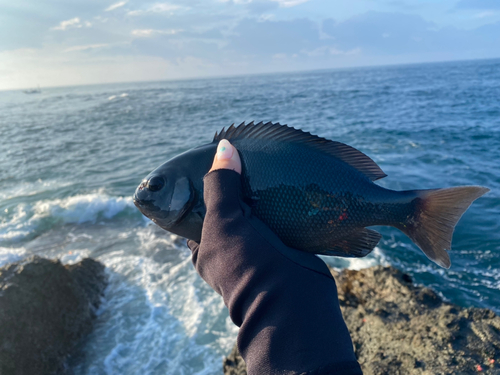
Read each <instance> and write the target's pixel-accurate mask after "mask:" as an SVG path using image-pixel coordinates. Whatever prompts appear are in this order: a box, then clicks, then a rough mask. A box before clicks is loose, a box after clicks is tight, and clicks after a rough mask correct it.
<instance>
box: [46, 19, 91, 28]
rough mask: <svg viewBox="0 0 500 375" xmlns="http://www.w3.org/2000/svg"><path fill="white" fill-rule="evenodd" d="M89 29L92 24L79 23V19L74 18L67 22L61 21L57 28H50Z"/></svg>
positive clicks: (86, 22)
mask: <svg viewBox="0 0 500 375" xmlns="http://www.w3.org/2000/svg"><path fill="white" fill-rule="evenodd" d="M84 26H85V27H91V26H92V23H90V22H88V21H85V22H83V23H82V22H81V21H80V18H78V17H75V18H72V19H70V20H67V21H62V22H61V23H60V24H59V25H58V26H55V27H52V28H51V30H66V29H73V28H75V29H80V28H82V27H84Z"/></svg>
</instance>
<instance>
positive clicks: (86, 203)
mask: <svg viewBox="0 0 500 375" xmlns="http://www.w3.org/2000/svg"><path fill="white" fill-rule="evenodd" d="M12 211H13V212H12V213H11V214H10V215H8V217H7V219H4V220H3V221H2V222H1V223H0V244H1V243H2V242H16V241H20V240H23V239H27V238H30V237H32V236H35V235H36V234H37V233H38V232H39V231H42V230H47V229H50V228H51V227H54V226H57V225H64V224H82V223H99V222H101V221H109V220H111V219H114V218H117V217H120V216H125V217H137V218H142V215H140V214H139V213H138V211H137V210H136V209H135V207H134V204H133V202H132V198H131V197H112V196H108V195H106V194H105V193H103V192H96V193H92V194H81V195H75V196H72V197H67V198H63V199H52V200H42V201H37V202H35V203H33V204H19V205H18V206H17V207H15V208H14V209H13V210H12Z"/></svg>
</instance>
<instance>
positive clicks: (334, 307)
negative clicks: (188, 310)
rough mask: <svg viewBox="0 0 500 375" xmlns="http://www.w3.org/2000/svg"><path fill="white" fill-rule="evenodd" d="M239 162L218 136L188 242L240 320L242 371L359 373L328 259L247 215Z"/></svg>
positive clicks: (205, 276)
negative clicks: (201, 212)
mask: <svg viewBox="0 0 500 375" xmlns="http://www.w3.org/2000/svg"><path fill="white" fill-rule="evenodd" d="M241 169H242V168H241V160H240V157H239V154H238V151H237V150H236V148H234V147H233V146H232V145H231V144H230V143H229V142H228V141H227V140H222V141H221V142H220V143H219V145H218V147H217V153H216V155H215V158H214V162H213V164H212V168H211V169H210V172H209V173H207V175H206V176H205V178H204V192H203V197H204V200H205V204H206V207H207V213H206V216H205V219H204V223H203V230H202V236H201V241H200V243H199V244H198V243H196V242H195V241H188V246H189V248H190V249H191V250H192V252H193V256H192V260H193V264H194V266H195V268H196V271H197V272H198V273H199V274H200V276H201V277H202V278H203V279H204V280H205V281H206V282H207V283H208V284H209V285H210V286H211V287H212V288H213V289H214V290H215V291H216V292H217V293H219V294H220V295H221V296H222V297H223V299H224V303H225V305H226V306H227V307H228V309H229V315H230V317H231V320H232V321H233V322H234V323H235V324H236V325H237V326H239V327H240V330H239V333H238V348H239V349H240V352H241V354H242V356H243V358H244V359H245V362H246V364H247V371H248V372H247V373H248V374H249V375H254V374H259V375H260V374H290V373H293V374H297V373H305V372H311V373H313V372H314V374H330V373H335V374H351V375H352V374H361V369H360V367H359V364H358V363H357V362H356V357H355V356H354V352H353V347H352V341H351V339H350V336H349V332H348V331H347V327H346V325H345V323H344V321H343V318H342V315H341V312H340V308H339V302H338V297H337V289H336V286H335V281H334V279H333V277H332V275H331V273H330V271H329V270H328V267H327V266H326V264H325V263H324V262H323V261H322V260H321V259H320V258H318V257H316V256H315V255H313V254H310V253H306V252H303V251H299V250H296V249H292V248H289V247H287V246H286V245H285V244H283V242H282V241H281V240H280V239H279V238H278V237H277V236H276V234H274V233H273V232H272V231H271V230H270V229H269V227H267V225H265V224H264V223H263V222H262V221H260V220H259V219H257V218H256V217H255V216H254V215H252V213H251V209H250V207H248V206H247V205H246V204H245V203H244V202H243V201H242V200H241V194H242V181H241V180H242V178H241ZM320 369H321V370H320Z"/></svg>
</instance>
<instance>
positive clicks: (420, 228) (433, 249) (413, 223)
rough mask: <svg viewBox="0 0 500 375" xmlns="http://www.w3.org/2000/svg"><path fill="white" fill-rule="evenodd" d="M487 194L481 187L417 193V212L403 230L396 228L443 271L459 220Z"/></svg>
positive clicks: (448, 261)
mask: <svg viewBox="0 0 500 375" xmlns="http://www.w3.org/2000/svg"><path fill="white" fill-rule="evenodd" d="M488 191H490V189H488V188H485V187H481V186H461V187H453V188H448V189H434V190H416V191H415V193H416V194H417V197H418V198H420V199H418V198H417V199H416V200H415V201H414V202H416V211H415V214H414V215H413V216H411V217H410V218H409V219H408V221H407V222H406V223H405V225H403V226H402V227H400V226H398V228H399V229H401V230H402V231H403V232H404V233H405V234H406V235H407V236H408V237H410V238H411V240H412V241H413V242H415V244H417V245H418V247H420V248H421V249H422V251H423V252H424V253H425V255H427V257H428V258H429V259H430V260H432V261H433V262H435V263H436V264H438V265H440V266H441V267H444V268H450V265H451V262H450V257H449V255H448V252H447V250H450V249H451V238H452V236H453V230H454V229H455V225H456V224H457V222H458V220H460V217H461V216H462V215H463V214H464V212H465V211H466V210H467V208H469V206H470V205H471V204H472V202H474V201H475V200H476V199H477V198H479V197H480V196H482V195H483V194H485V193H487V192H488Z"/></svg>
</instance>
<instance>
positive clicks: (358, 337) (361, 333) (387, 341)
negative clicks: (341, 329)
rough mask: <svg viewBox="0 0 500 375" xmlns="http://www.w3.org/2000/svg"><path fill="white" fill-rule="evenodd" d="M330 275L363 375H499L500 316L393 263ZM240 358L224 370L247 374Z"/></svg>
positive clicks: (236, 358)
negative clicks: (466, 304)
mask: <svg viewBox="0 0 500 375" xmlns="http://www.w3.org/2000/svg"><path fill="white" fill-rule="evenodd" d="M332 273H333V275H334V277H335V279H336V281H337V288H338V292H339V301H340V305H341V309H342V313H343V315H344V319H345V321H346V324H347V327H348V328H349V331H350V333H351V337H352V340H353V344H354V348H355V353H356V356H357V358H358V361H359V363H360V365H361V367H362V369H363V372H364V374H365V375H378V374H429V375H430V374H478V373H483V374H500V365H499V363H498V362H499V360H500V317H498V316H497V315H496V314H495V313H493V312H492V311H490V310H487V309H479V308H467V309H466V308H462V307H459V306H456V305H453V304H449V303H445V302H443V301H442V299H441V298H440V297H439V296H438V295H437V294H436V293H435V292H434V291H433V290H431V289H429V288H425V287H421V286H415V285H413V284H412V280H411V277H410V276H409V275H406V274H404V273H403V272H401V271H399V270H397V269H395V268H392V267H382V266H376V267H372V268H367V269H364V270H361V271H351V270H343V271H342V272H340V273H338V272H335V271H332ZM228 358H229V357H228ZM241 361H243V359H241V357H239V358H238V354H236V353H235V352H234V351H233V353H231V362H233V363H238V367H237V368H236V367H231V366H228V365H226V362H227V360H226V362H225V365H224V371H225V372H224V373H225V374H232V375H240V374H246V372H241V371H242V366H241ZM238 371H239V372H238Z"/></svg>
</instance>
